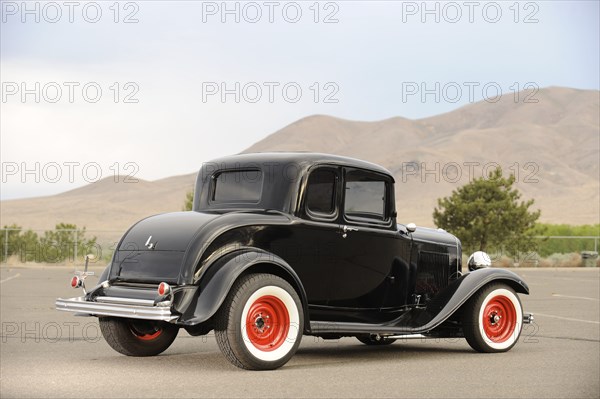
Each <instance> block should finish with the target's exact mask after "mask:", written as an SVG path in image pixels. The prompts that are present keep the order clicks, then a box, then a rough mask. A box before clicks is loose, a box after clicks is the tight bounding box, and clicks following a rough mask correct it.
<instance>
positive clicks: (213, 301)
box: [177, 248, 310, 329]
mask: <svg viewBox="0 0 600 399" xmlns="http://www.w3.org/2000/svg"><path fill="white" fill-rule="evenodd" d="M261 266H264V267H267V269H270V270H276V273H275V274H278V275H279V276H281V277H284V278H285V279H286V280H288V282H290V284H292V286H294V288H296V290H297V292H298V295H299V296H300V300H301V301H302V307H303V310H304V314H305V317H304V320H305V329H308V328H309V326H310V324H309V317H308V306H307V300H306V292H305V291H304V287H303V286H302V283H301V281H300V278H299V277H298V275H297V274H296V272H295V271H294V270H293V269H292V267H291V266H290V265H288V264H287V262H285V261H284V260H283V259H281V258H280V257H278V256H277V255H274V254H272V253H269V252H267V251H264V250H262V249H258V248H244V249H240V250H237V251H234V252H231V253H228V254H226V255H223V256H222V257H221V258H219V259H218V260H216V261H215V262H213V263H212V264H210V265H206V266H205V267H206V270H205V271H204V273H203V274H202V277H201V279H200V281H199V285H200V286H199V289H198V290H196V293H195V295H194V297H193V298H192V299H191V300H190V303H189V306H188V307H187V309H186V310H185V311H184V312H183V314H182V316H181V318H180V319H179V321H178V323H177V324H182V325H188V326H192V325H197V324H200V323H203V322H205V321H207V320H209V319H210V318H211V317H212V316H214V314H215V313H216V312H217V310H219V308H220V307H221V305H222V304H223V302H224V301H225V298H226V297H227V294H228V293H229V291H230V290H231V287H232V286H233V284H234V283H235V281H236V280H237V279H238V277H240V275H242V273H244V272H246V271H247V270H249V269H251V268H256V270H257V272H258V271H262V270H265V269H264V268H262V267H261Z"/></svg>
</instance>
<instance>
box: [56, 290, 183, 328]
mask: <svg viewBox="0 0 600 399" xmlns="http://www.w3.org/2000/svg"><path fill="white" fill-rule="evenodd" d="M55 305H56V309H57V310H62V311H65V312H73V313H79V314H87V315H90V316H114V317H125V318H130V319H143V320H158V321H168V322H171V321H173V320H175V319H177V317H178V316H177V315H174V314H172V313H171V301H165V302H160V303H158V304H155V303H154V301H152V300H147V299H131V298H116V297H106V296H105V297H102V296H100V297H96V302H91V301H86V300H85V297H82V296H80V297H75V298H58V299H57V300H56V303H55Z"/></svg>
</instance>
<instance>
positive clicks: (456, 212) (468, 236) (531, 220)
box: [433, 168, 540, 256]
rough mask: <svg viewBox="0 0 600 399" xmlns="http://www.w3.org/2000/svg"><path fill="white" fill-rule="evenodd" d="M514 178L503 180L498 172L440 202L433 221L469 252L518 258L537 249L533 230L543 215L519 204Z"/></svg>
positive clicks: (466, 186)
mask: <svg viewBox="0 0 600 399" xmlns="http://www.w3.org/2000/svg"><path fill="white" fill-rule="evenodd" d="M514 182H515V177H514V175H511V176H510V177H508V178H504V177H503V176H502V170H501V169H500V168H497V169H496V170H495V171H493V172H491V173H490V174H489V176H488V178H485V177H481V178H479V179H475V180H473V181H472V182H470V183H468V184H465V185H464V186H462V187H459V188H458V189H456V190H454V191H453V192H452V195H451V196H450V197H446V198H442V199H438V206H437V207H436V208H435V210H434V212H433V220H434V222H435V223H436V224H437V226H438V227H441V228H443V229H444V230H447V231H449V232H450V233H452V234H454V235H456V236H457V237H458V238H459V239H460V240H461V242H462V244H463V247H464V248H465V249H467V250H468V251H473V250H479V251H486V250H487V251H502V250H503V251H505V252H506V253H507V254H509V255H512V256H517V255H518V254H519V253H522V252H527V251H533V250H535V249H536V244H537V242H536V240H535V237H534V234H535V233H534V231H533V228H534V227H535V222H536V220H538V218H539V217H540V211H539V210H537V211H533V212H531V211H529V207H530V206H532V205H533V203H534V201H533V200H529V201H526V202H523V201H520V202H519V199H520V198H521V194H520V193H519V192H518V191H517V190H516V189H513V187H512V186H513V184H514Z"/></svg>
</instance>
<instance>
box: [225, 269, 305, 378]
mask: <svg viewBox="0 0 600 399" xmlns="http://www.w3.org/2000/svg"><path fill="white" fill-rule="evenodd" d="M303 326H304V315H303V312H302V303H301V301H300V298H299V297H298V294H297V293H296V291H295V290H294V288H293V287H292V286H291V285H290V284H289V283H288V282H287V281H285V280H284V279H282V278H280V277H278V276H274V275H271V274H249V275H247V276H244V277H242V278H240V279H239V280H238V281H237V282H236V283H235V284H234V285H233V287H232V288H231V291H230V292H229V294H228V295H227V298H226V299H225V302H224V303H223V305H222V306H221V308H220V309H219V311H218V313H217V315H216V323H215V337H216V339H217V343H218V344H219V348H220V349H221V352H223V354H224V355H225V357H226V358H227V360H229V361H230V362H231V363H232V364H234V365H235V366H237V367H240V368H243V369H249V370H272V369H276V368H278V367H281V366H283V365H284V364H285V363H286V362H287V361H288V360H289V359H290V358H291V357H292V356H293V355H294V353H295V352H296V349H298V346H299V345H300V340H301V339H302V331H303Z"/></svg>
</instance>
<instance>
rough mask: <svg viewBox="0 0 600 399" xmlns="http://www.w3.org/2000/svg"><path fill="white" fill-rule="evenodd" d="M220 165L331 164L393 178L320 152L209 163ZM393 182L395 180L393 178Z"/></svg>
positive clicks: (261, 154) (256, 155)
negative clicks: (370, 171)
mask: <svg viewBox="0 0 600 399" xmlns="http://www.w3.org/2000/svg"><path fill="white" fill-rule="evenodd" d="M209 163H215V164H218V165H223V164H224V165H233V164H236V165H239V166H240V167H245V166H253V165H261V164H269V163H280V164H296V165H302V166H304V167H306V168H308V167H310V166H311V165H314V164H331V165H340V166H349V167H354V168H359V169H367V170H372V171H375V172H379V173H382V174H385V175H388V176H390V177H392V174H391V173H390V171H389V170H387V169H386V168H384V167H382V166H379V165H377V164H374V163H371V162H367V161H362V160H360V159H356V158H350V157H344V156H340V155H332V154H324V153H318V152H302V151H294V152H255V153H244V154H237V155H230V156H226V157H222V158H217V159H213V160H211V161H209ZM392 180H393V178H392Z"/></svg>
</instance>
